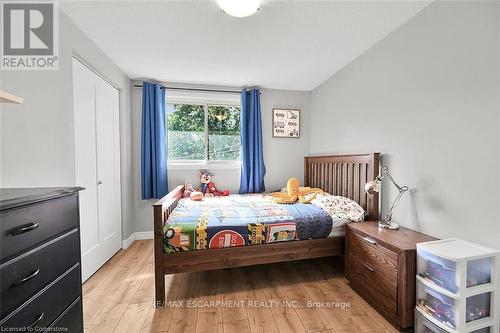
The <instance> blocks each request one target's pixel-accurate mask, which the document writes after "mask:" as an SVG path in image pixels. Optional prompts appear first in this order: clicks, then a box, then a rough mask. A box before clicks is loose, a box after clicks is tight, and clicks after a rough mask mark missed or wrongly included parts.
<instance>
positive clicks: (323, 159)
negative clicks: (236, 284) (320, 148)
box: [304, 153, 380, 221]
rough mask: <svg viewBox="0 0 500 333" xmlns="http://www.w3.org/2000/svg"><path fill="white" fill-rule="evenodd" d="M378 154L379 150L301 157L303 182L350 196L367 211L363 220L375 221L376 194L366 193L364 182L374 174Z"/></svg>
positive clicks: (376, 215) (377, 170)
mask: <svg viewBox="0 0 500 333" xmlns="http://www.w3.org/2000/svg"><path fill="white" fill-rule="evenodd" d="M379 156H380V153H371V154H359V155H325V156H310V157H305V158H304V183H305V186H311V187H318V188H320V189H322V190H323V191H325V192H328V193H330V194H333V195H341V196H343V197H347V198H350V199H352V200H354V201H356V202H357V203H359V204H360V206H361V207H363V209H364V210H365V211H366V212H367V213H368V217H367V220H370V221H376V220H378V219H379V203H378V200H379V198H378V197H379V196H378V194H375V195H371V196H368V195H367V194H366V193H365V184H366V182H368V181H370V180H374V179H375V177H377V175H378V172H379Z"/></svg>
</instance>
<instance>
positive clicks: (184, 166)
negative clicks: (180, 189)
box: [168, 161, 241, 170]
mask: <svg viewBox="0 0 500 333" xmlns="http://www.w3.org/2000/svg"><path fill="white" fill-rule="evenodd" d="M168 169H169V170H202V169H208V170H221V169H233V170H234V169H237V170H239V169H241V162H240V161H222V162H170V163H168Z"/></svg>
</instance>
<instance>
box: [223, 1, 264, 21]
mask: <svg viewBox="0 0 500 333" xmlns="http://www.w3.org/2000/svg"><path fill="white" fill-rule="evenodd" d="M261 2H262V0H217V3H218V4H219V7H220V8H221V9H222V10H223V11H224V12H225V13H226V14H229V15H231V16H235V17H247V16H250V15H253V14H255V13H256V12H257V11H258V10H259V8H260V4H261Z"/></svg>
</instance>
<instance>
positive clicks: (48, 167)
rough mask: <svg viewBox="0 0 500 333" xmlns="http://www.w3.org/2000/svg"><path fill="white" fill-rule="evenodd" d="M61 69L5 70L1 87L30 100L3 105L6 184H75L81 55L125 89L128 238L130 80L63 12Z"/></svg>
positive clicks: (0, 179) (127, 220) (0, 176)
mask: <svg viewBox="0 0 500 333" xmlns="http://www.w3.org/2000/svg"><path fill="white" fill-rule="evenodd" d="M59 18H60V23H59V24H60V25H59V32H60V39H59V52H60V54H59V57H60V64H59V70H57V71H2V73H1V79H0V87H1V88H0V89H2V90H6V91H9V92H11V93H13V94H15V95H19V96H21V97H23V98H24V104H22V105H10V104H0V105H1V108H2V110H1V112H0V117H1V118H0V122H1V140H0V141H1V163H0V165H1V167H0V169H1V171H0V172H1V173H0V185H1V187H36V186H71V185H78V184H75V167H74V161H75V159H74V136H73V79H72V78H73V72H72V56H73V52H75V53H77V54H78V55H79V56H80V57H81V58H83V59H84V60H85V61H86V62H88V63H89V64H91V65H92V66H93V67H94V68H95V69H96V70H97V71H98V72H100V73H101V74H103V75H104V76H105V77H106V78H107V79H109V80H110V81H111V82H113V84H114V85H115V86H116V87H118V88H119V89H120V127H121V128H120V130H121V133H120V135H121V167H122V172H121V177H122V219H123V228H122V237H123V239H125V238H127V237H128V236H129V235H130V234H131V233H132V230H133V226H132V223H133V220H132V218H131V217H132V211H131V198H130V195H131V194H132V190H131V182H130V181H129V179H130V176H131V146H130V138H131V136H130V116H131V115H130V80H129V79H128V77H127V76H126V75H125V74H123V73H122V72H121V71H120V69H119V68H118V67H117V66H116V65H114V64H113V63H112V62H111V61H110V60H109V59H108V58H107V57H106V55H104V53H102V52H101V50H99V49H98V48H97V47H96V46H95V45H94V44H93V43H92V42H91V41H90V40H89V39H88V38H87V37H86V36H85V35H84V34H83V33H82V32H81V31H80V30H79V29H78V28H76V26H75V25H74V24H73V23H72V22H71V21H70V20H69V19H68V18H67V17H66V16H65V15H64V13H62V12H60V13H59Z"/></svg>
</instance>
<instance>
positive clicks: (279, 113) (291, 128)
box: [273, 109, 300, 138]
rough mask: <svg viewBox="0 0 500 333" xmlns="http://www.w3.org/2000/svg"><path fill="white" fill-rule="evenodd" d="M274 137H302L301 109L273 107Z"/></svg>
mask: <svg viewBox="0 0 500 333" xmlns="http://www.w3.org/2000/svg"><path fill="white" fill-rule="evenodd" d="M273 137H274V138H299V137H300V110H297V109H273Z"/></svg>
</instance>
